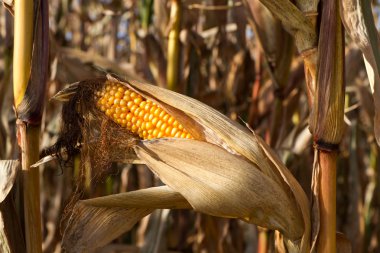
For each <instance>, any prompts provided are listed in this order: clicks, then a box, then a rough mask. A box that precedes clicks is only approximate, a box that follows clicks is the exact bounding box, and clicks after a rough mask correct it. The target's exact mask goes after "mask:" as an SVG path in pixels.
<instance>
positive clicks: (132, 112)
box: [95, 81, 193, 140]
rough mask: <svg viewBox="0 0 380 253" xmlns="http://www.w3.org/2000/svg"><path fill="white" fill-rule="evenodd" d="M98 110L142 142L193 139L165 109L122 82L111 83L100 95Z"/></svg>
mask: <svg viewBox="0 0 380 253" xmlns="http://www.w3.org/2000/svg"><path fill="white" fill-rule="evenodd" d="M95 95H96V100H97V107H98V108H99V109H100V110H101V111H102V112H104V113H105V114H106V115H107V116H108V117H110V118H111V119H112V120H113V121H114V122H116V123H117V124H119V125H121V126H123V127H126V128H127V129H128V130H129V131H131V132H132V133H133V134H136V135H138V136H139V137H140V138H142V139H148V140H149V139H154V138H162V137H174V138H187V139H193V137H192V136H191V134H190V133H188V132H187V131H186V129H184V127H183V126H182V125H181V124H180V123H179V122H178V121H177V120H176V119H175V118H174V117H173V116H171V115H170V114H168V113H167V112H166V111H165V110H164V109H163V108H161V107H160V106H159V105H157V104H156V103H154V102H153V101H151V100H149V99H145V98H144V97H142V96H141V95H140V94H138V93H136V92H134V91H132V90H130V89H128V88H127V87H125V86H123V85H122V84H120V83H117V82H112V81H107V82H106V84H105V85H104V87H103V88H102V89H101V90H100V91H98V92H96V94H95Z"/></svg>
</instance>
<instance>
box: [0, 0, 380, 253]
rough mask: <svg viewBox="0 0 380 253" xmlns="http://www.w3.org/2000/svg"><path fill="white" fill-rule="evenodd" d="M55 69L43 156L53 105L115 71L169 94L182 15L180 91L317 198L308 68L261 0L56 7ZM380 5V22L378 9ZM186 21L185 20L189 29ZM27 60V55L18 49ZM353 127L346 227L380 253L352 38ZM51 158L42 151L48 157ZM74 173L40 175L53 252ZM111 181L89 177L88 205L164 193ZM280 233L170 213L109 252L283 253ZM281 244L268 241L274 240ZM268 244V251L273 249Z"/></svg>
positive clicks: (51, 138)
mask: <svg viewBox="0 0 380 253" xmlns="http://www.w3.org/2000/svg"><path fill="white" fill-rule="evenodd" d="M49 3H50V7H49V8H50V20H49V21H50V43H51V44H50V45H51V46H50V70H49V75H50V77H49V84H48V91H47V97H46V101H47V103H46V107H45V111H44V116H43V126H42V129H43V132H42V144H41V146H42V148H46V147H49V146H51V145H52V144H54V142H55V140H56V137H57V134H58V132H59V130H60V109H61V108H60V106H61V105H60V104H58V103H54V102H48V101H49V98H50V97H51V96H52V95H53V94H55V93H56V92H57V91H59V90H61V89H62V88H63V87H64V85H66V84H68V83H72V82H76V81H79V80H83V79H87V78H93V77H95V76H104V75H105V73H106V72H112V73H116V74H118V75H120V76H125V75H127V76H131V77H134V78H137V79H144V80H146V81H148V82H150V83H154V84H157V85H159V86H163V87H166V84H167V83H168V75H167V73H169V70H168V68H172V66H173V65H172V64H173V63H171V61H172V60H173V59H171V58H170V57H172V56H170V57H169V54H168V44H169V43H168V37H169V33H170V32H171V31H172V30H173V29H174V27H175V20H173V17H171V16H170V11H171V8H172V6H173V5H175V4H177V5H179V6H180V12H179V15H180V16H178V17H179V20H180V27H179V28H180V29H179V33H178V40H179V51H178V56H179V58H178V61H177V62H175V63H174V65H175V70H174V71H175V72H176V74H177V78H176V80H175V81H174V83H175V85H174V87H175V89H176V91H178V92H181V93H183V94H186V95H188V96H191V97H194V98H196V99H198V100H200V101H202V102H204V103H206V104H208V105H210V106H212V107H214V108H216V109H218V110H220V111H221V112H223V113H224V114H226V115H228V116H229V117H231V118H232V119H234V120H237V121H239V122H241V123H242V124H244V123H248V124H249V125H250V126H251V127H252V128H253V129H254V130H255V131H256V133H257V134H259V135H261V136H262V137H263V138H264V139H265V140H266V141H267V143H269V144H270V145H271V146H272V147H273V148H274V149H275V150H276V151H277V153H278V154H279V155H280V157H281V158H282V160H283V161H284V162H285V163H286V165H287V166H288V168H289V169H290V170H291V171H292V173H293V174H294V175H295V177H296V178H297V179H298V181H299V182H300V183H301V185H302V186H303V188H304V190H305V192H306V193H307V194H310V181H311V171H312V164H313V147H312V137H311V135H310V132H309V130H308V123H307V120H308V115H309V111H308V105H307V95H306V87H305V80H304V69H303V62H302V60H301V58H300V56H299V55H298V54H297V53H296V50H295V48H294V42H293V40H292V39H291V36H290V35H288V33H287V32H286V31H285V30H284V29H283V28H282V26H281V23H280V22H279V21H278V20H276V19H275V18H274V17H273V16H272V15H271V14H270V13H269V11H267V10H266V9H265V7H263V6H262V5H261V4H260V3H259V2H258V1H256V0H246V1H240V0H229V1H228V0H187V1H182V2H181V1H180V0H155V1H154V0H139V1H132V0H124V1H121V0H100V1H90V0H82V1H80V0H51V1H49ZM373 4H374V5H375V10H376V15H375V18H377V17H378V8H377V5H378V3H377V2H374V3H373ZM4 5H5V6H7V8H1V9H0V41H1V43H0V55H1V57H0V158H1V159H15V158H17V157H18V148H17V143H16V134H15V129H16V127H15V120H16V118H15V114H14V110H13V107H12V105H13V93H12V88H11V87H12V75H11V74H10V73H12V71H11V70H12V50H13V45H12V44H13V35H12V33H13V17H12V14H11V11H9V10H11V9H12V8H11V6H12V1H8V0H7V1H4ZM178 17H177V18H178ZM16 50H17V49H16ZM345 63H346V64H345V73H346V75H345V81H346V94H345V101H346V109H345V122H346V128H345V133H344V139H343V141H342V143H341V145H340V153H339V159H338V177H337V180H338V182H337V212H338V214H337V227H338V230H339V231H341V232H343V233H344V234H345V235H346V236H347V237H348V238H349V240H350V241H351V243H352V249H353V252H380V245H379V243H380V213H379V210H380V208H379V205H380V190H379V185H380V175H379V166H380V161H379V147H378V146H377V145H376V141H375V139H374V136H373V130H372V129H373V115H374V109H373V102H372V96H371V93H370V89H369V82H368V80H367V77H366V73H365V68H364V63H363V59H362V56H361V52H360V51H359V50H358V49H357V48H356V47H355V46H354V44H353V43H352V42H351V41H350V39H349V38H348V37H346V49H345ZM41 151H42V150H41ZM79 163H80V160H79V158H78V159H77V160H76V161H75V162H74V164H73V165H74V166H68V167H64V168H63V167H60V166H59V164H57V163H49V164H45V165H44V167H42V168H40V177H41V189H42V191H41V204H42V206H41V210H42V221H43V250H44V252H61V250H60V241H61V232H62V228H61V227H60V224H61V218H62V215H63V214H64V212H66V211H65V206H66V205H67V204H68V203H69V202H70V199H71V196H72V193H73V191H74V189H75V187H76V180H78V178H79V176H78V175H79V169H78V168H79ZM107 174H108V176H99V175H98V172H93V171H87V172H86V175H85V177H86V184H85V185H86V188H85V189H84V190H83V196H82V198H89V197H96V196H103V195H108V194H113V193H119V192H125V191H131V190H136V189H141V188H147V187H150V186H154V185H159V184H160V182H159V180H158V179H157V178H156V177H155V176H154V175H153V174H152V173H151V172H150V171H149V170H148V169H147V168H146V167H145V166H144V165H133V166H132V165H122V164H113V166H112V168H111V171H108V172H107ZM273 236H274V234H273V233H272V232H271V231H265V230H263V229H261V228H257V227H255V226H253V225H250V224H246V223H244V222H242V221H239V220H229V219H221V218H215V217H210V216H207V215H202V214H199V213H195V212H192V211H187V210H186V211H168V210H160V211H156V212H154V213H153V214H152V215H149V216H148V217H146V218H144V219H143V220H142V221H141V222H139V223H138V225H136V226H135V228H134V229H133V230H132V231H131V232H129V233H127V234H125V235H124V236H122V237H120V238H119V239H117V240H115V241H114V242H112V244H110V245H108V246H106V247H105V248H103V249H101V250H98V251H97V252H104V253H106V252H107V253H108V252H115V253H116V252H228V253H234V252H260V253H261V252H273V250H274V245H273V244H272V242H273V241H274V240H272V239H270V238H271V237H273ZM267 237H268V238H269V239H268V240H265V238H267ZM263 238H264V240H263Z"/></svg>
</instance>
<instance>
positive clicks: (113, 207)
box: [62, 186, 190, 253]
mask: <svg viewBox="0 0 380 253" xmlns="http://www.w3.org/2000/svg"><path fill="white" fill-rule="evenodd" d="M159 208H190V205H189V204H188V202H187V201H186V200H185V199H184V198H183V197H182V196H181V195H180V194H179V193H177V192H175V191H173V190H171V189H170V188H169V187H167V186H162V187H154V188H148V189H144V190H138V191H133V192H127V193H121V194H115V195H110V196H106V197H100V198H95V199H89V200H82V201H79V202H78V203H77V204H76V205H75V207H74V210H73V213H72V215H71V217H70V219H69V222H68V225H67V227H66V229H65V232H64V235H63V239H62V245H63V248H64V249H65V250H67V251H68V252H73V253H76V252H78V253H79V252H84V251H86V252H88V251H91V250H94V249H95V248H98V247H102V246H104V245H106V244H107V243H109V242H110V241H112V240H114V239H115V238H117V237H118V236H120V235H121V234H123V233H125V232H126V231H128V230H129V229H131V228H132V226H133V225H135V224H136V222H138V221H139V220H140V219H142V218H143V217H144V216H146V215H148V214H150V213H151V212H153V211H154V210H155V209H159Z"/></svg>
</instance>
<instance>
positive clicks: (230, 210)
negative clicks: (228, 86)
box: [135, 139, 304, 240]
mask: <svg viewBox="0 0 380 253" xmlns="http://www.w3.org/2000/svg"><path fill="white" fill-rule="evenodd" d="M135 151H136V153H137V155H138V156H139V157H140V158H141V159H142V160H144V161H145V162H146V164H147V165H148V167H149V168H151V169H152V170H153V171H154V172H155V173H156V174H157V175H158V176H159V177H160V179H161V180H162V181H163V182H164V183H166V184H167V185H169V186H170V187H171V188H173V189H174V190H176V191H178V192H179V193H181V194H182V195H183V196H184V197H185V198H186V199H187V200H188V201H189V203H190V204H191V205H192V206H193V208H194V209H195V210H197V211H200V212H203V213H206V214H210V215H214V216H220V217H227V218H239V219H243V220H245V221H247V222H250V223H254V224H257V225H259V226H263V227H268V228H271V229H276V230H279V231H280V232H281V233H283V234H284V235H285V236H286V237H288V238H290V239H293V240H296V239H299V238H301V236H302V234H303V231H304V228H303V221H302V219H300V217H301V215H300V212H299V209H298V207H297V203H296V202H295V200H294V199H293V198H292V196H290V197H289V196H288V195H287V193H286V192H284V191H283V189H282V187H281V186H280V185H278V184H277V183H276V182H275V181H273V180H272V179H270V178H269V177H268V176H266V175H264V174H263V173H262V172H260V170H258V169H257V167H256V166H255V165H253V164H252V163H249V162H248V161H247V160H245V159H243V158H242V157H239V156H236V155H233V154H231V153H229V152H227V151H226V150H224V149H223V148H220V147H218V146H216V145H213V144H210V143H207V142H202V141H196V140H186V139H157V140H154V141H143V142H141V143H140V144H138V145H137V146H136V147H135Z"/></svg>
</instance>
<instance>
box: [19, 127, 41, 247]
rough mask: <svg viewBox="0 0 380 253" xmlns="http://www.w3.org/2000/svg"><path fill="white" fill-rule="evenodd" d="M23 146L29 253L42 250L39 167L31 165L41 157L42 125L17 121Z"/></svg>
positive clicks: (21, 145)
mask: <svg viewBox="0 0 380 253" xmlns="http://www.w3.org/2000/svg"><path fill="white" fill-rule="evenodd" d="M17 128H18V135H19V136H18V137H19V142H20V147H21V151H22V153H21V164H22V182H23V199H24V219H25V240H26V249H27V252H28V253H40V252H42V248H41V245H42V235H41V214H40V180H39V171H38V168H31V167H30V166H31V165H32V164H34V163H35V162H37V161H38V159H39V149H38V147H39V138H40V126H30V125H29V126H27V125H26V123H25V122H22V121H20V120H18V121H17Z"/></svg>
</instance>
